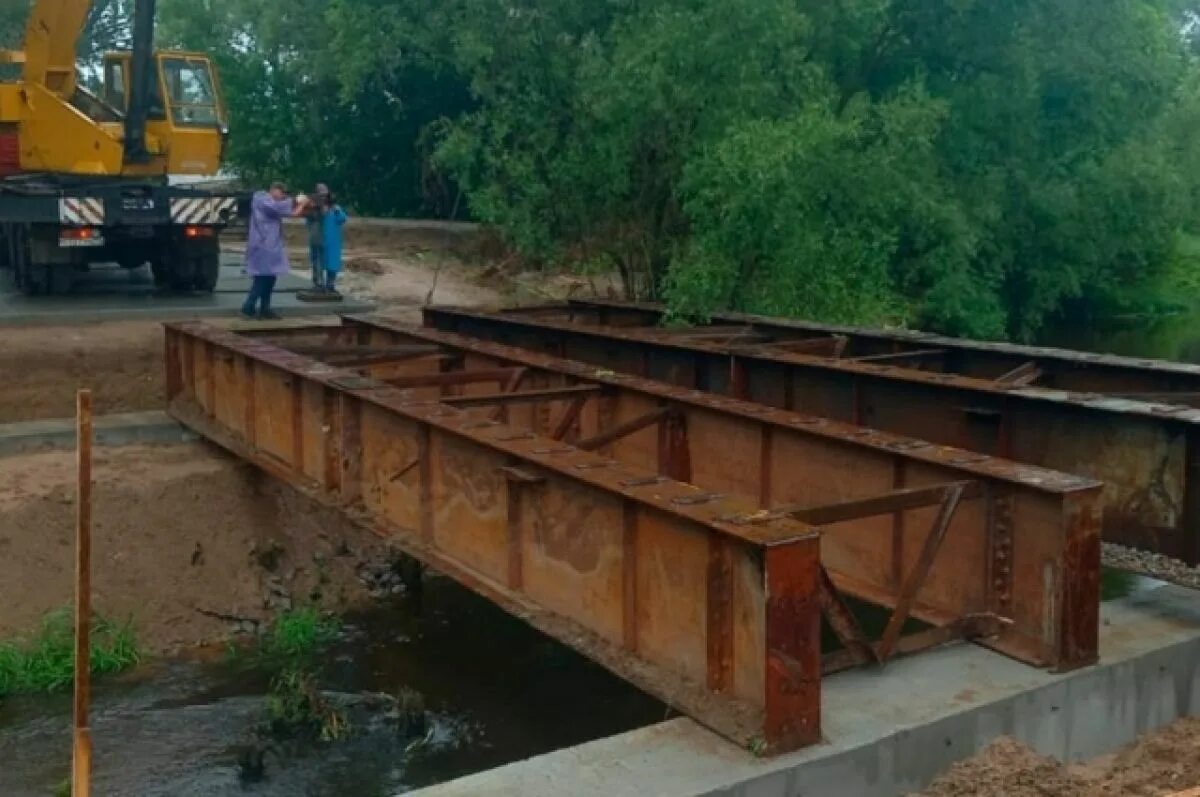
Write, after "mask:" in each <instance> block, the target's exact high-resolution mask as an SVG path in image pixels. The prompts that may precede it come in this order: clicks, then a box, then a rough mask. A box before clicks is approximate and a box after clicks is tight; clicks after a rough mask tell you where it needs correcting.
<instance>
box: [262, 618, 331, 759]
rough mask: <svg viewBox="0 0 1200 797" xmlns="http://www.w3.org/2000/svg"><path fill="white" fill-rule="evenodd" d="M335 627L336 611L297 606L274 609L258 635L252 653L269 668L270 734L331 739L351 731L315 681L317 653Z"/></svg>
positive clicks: (328, 642)
mask: <svg viewBox="0 0 1200 797" xmlns="http://www.w3.org/2000/svg"><path fill="white" fill-rule="evenodd" d="M340 629H341V624H340V622H339V621H338V619H337V618H336V617H331V616H329V615H326V614H323V613H322V612H321V611H320V610H318V609H316V608H314V607H300V608H296V609H292V610H290V611H287V612H284V613H283V614H281V615H279V616H278V617H277V618H276V619H275V621H274V622H273V623H272V624H271V627H270V628H269V629H268V630H267V632H266V633H265V634H264V635H263V637H262V640H261V642H260V644H259V647H258V651H257V658H258V659H259V661H260V662H261V663H264V664H266V666H267V667H269V668H270V669H271V670H273V671H274V675H273V676H272V678H271V689H270V692H269V693H268V694H267V706H266V707H267V723H268V726H269V729H270V731H271V733H272V734H273V735H275V736H296V735H311V736H314V737H316V738H319V739H321V740H322V741H336V740H339V739H343V738H345V737H346V736H348V735H349V734H350V723H349V721H348V720H347V719H346V716H345V714H344V713H343V712H342V711H340V710H338V709H337V708H335V707H333V706H331V705H329V703H328V701H326V700H325V699H324V698H323V697H322V695H321V690H320V688H319V686H318V678H319V675H320V668H319V666H318V665H317V661H316V660H317V654H318V653H320V652H321V651H322V650H324V649H325V648H326V647H327V646H328V645H329V644H331V643H332V642H333V641H334V640H335V639H337V635H338V631H339V630H340Z"/></svg>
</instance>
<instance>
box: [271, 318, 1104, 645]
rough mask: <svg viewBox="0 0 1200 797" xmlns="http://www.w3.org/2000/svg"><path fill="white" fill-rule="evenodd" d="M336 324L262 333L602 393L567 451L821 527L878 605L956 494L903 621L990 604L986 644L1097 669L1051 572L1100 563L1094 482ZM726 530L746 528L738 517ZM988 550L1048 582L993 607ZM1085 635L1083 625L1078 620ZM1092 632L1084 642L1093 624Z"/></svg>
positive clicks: (894, 591) (581, 369)
mask: <svg viewBox="0 0 1200 797" xmlns="http://www.w3.org/2000/svg"><path fill="white" fill-rule="evenodd" d="M346 324H347V326H346V327H344V328H341V329H338V328H332V329H330V328H325V329H316V330H309V331H307V332H306V331H304V330H295V331H293V332H291V333H289V334H290V335H291V338H288V337H285V336H283V335H281V334H280V333H274V332H272V333H264V334H265V335H269V336H270V339H271V340H272V341H273V342H275V343H277V344H278V345H281V346H285V347H287V346H293V345H295V346H301V345H305V344H306V343H307V341H306V338H310V337H316V338H321V337H331V338H336V339H359V340H363V341H368V342H370V343H371V345H376V346H378V345H381V344H387V345H394V344H396V343H399V342H403V343H405V344H412V343H414V342H418V341H419V342H422V343H428V344H437V345H440V346H441V347H442V352H443V355H444V356H446V357H449V358H451V359H453V360H454V361H456V362H458V363H459V364H460V366H461V367H463V368H464V369H466V370H465V373H471V372H478V373H491V372H494V371H496V370H497V369H501V368H513V367H522V368H525V369H527V372H528V374H529V376H528V382H529V384H530V385H538V386H545V387H553V386H567V385H584V384H590V385H598V386H602V387H603V388H604V389H605V390H604V392H603V394H602V395H601V396H598V397H596V398H594V399H592V400H589V401H588V402H587V404H585V406H584V408H582V409H581V410H579V411H578V417H577V423H574V424H573V425H570V426H569V428H570V430H571V431H570V434H569V436H566V438H567V439H568V440H569V441H570V443H571V444H572V445H574V446H575V447H577V448H589V449H599V450H601V451H603V452H604V453H606V454H608V455H610V456H612V457H613V458H614V459H616V460H618V461H621V462H625V463H628V464H635V465H638V466H643V467H656V466H657V468H658V471H659V474H660V477H664V476H670V477H672V478H675V479H680V480H686V481H689V482H691V483H693V484H695V485H697V486H699V487H702V488H705V489H707V490H710V491H713V492H714V493H717V494H727V493H732V494H735V495H740V496H744V497H746V498H747V499H750V500H757V501H758V502H759V505H760V506H761V507H763V508H764V509H769V510H771V513H768V514H770V515H774V514H776V513H779V512H786V513H793V514H794V515H795V516H797V517H800V518H804V519H807V518H809V517H811V518H813V519H815V520H817V521H818V522H820V523H823V524H826V525H828V527H829V529H831V530H832V532H833V533H830V534H827V535H826V536H825V538H824V540H823V543H822V545H823V551H824V552H825V561H826V565H827V566H828V567H829V568H830V570H831V571H832V572H833V574H834V576H835V577H836V579H837V581H838V583H839V586H840V587H841V588H842V589H844V590H846V591H848V592H850V593H851V594H853V595H855V596H856V597H859V598H862V599H865V600H869V601H872V602H875V603H878V604H879V605H881V606H895V605H897V604H898V603H899V602H901V601H902V600H905V598H904V593H903V592H902V586H903V582H904V578H905V576H906V574H908V573H909V572H911V570H912V568H913V566H914V564H915V563H916V562H917V559H916V557H917V553H918V552H919V551H920V550H921V548H922V546H923V545H924V543H925V540H927V539H928V538H929V528H930V524H931V522H932V520H933V518H934V516H935V515H936V511H937V506H939V505H940V504H941V503H942V500H943V496H944V490H945V485H947V484H949V483H958V484H960V485H961V486H962V489H963V497H964V499H965V500H964V504H963V510H962V511H961V512H959V513H957V514H956V516H955V518H954V523H953V525H952V526H951V527H950V528H949V542H948V544H947V551H946V552H945V553H944V554H942V555H941V556H940V558H939V559H938V567H936V568H935V570H934V572H933V573H931V574H928V577H922V578H920V579H918V581H920V582H921V584H922V590H921V592H920V600H919V602H918V605H917V606H916V607H915V608H914V612H913V614H914V615H915V616H917V617H920V618H921V619H922V620H925V621H927V622H934V623H939V624H940V623H947V622H952V621H954V620H957V619H959V618H961V617H964V616H969V615H975V614H979V613H988V612H991V611H992V607H993V606H998V607H1003V608H1004V610H1005V616H1006V617H1009V618H1014V620H1013V622H1012V623H1011V624H1010V625H1008V626H1006V627H1004V628H1003V630H1002V632H1001V633H1000V634H998V635H997V636H995V637H992V638H990V639H989V640H987V644H990V645H991V646H993V647H996V648H998V649H1000V650H1003V651H1004V652H1006V653H1009V654H1010V655H1013V656H1016V657H1019V658H1022V659H1024V660H1026V661H1028V662H1030V663H1035V664H1050V665H1052V666H1056V667H1065V668H1069V667H1073V666H1079V665H1081V664H1086V663H1090V662H1091V661H1093V660H1094V659H1095V649H1094V648H1093V649H1092V650H1090V651H1088V650H1086V644H1085V645H1084V648H1085V649H1078V650H1074V651H1073V652H1072V654H1071V656H1070V658H1068V657H1065V656H1064V655H1063V651H1064V650H1066V646H1065V640H1068V639H1071V638H1074V637H1075V636H1076V635H1077V632H1076V631H1074V630H1072V629H1073V628H1075V627H1077V626H1078V625H1079V623H1078V621H1077V619H1076V618H1077V615H1079V614H1080V613H1081V612H1082V613H1083V615H1084V616H1086V615H1087V613H1088V610H1087V608H1086V606H1083V607H1082V608H1080V607H1078V606H1076V605H1075V603H1073V602H1071V601H1068V600H1067V597H1068V594H1067V592H1066V591H1064V590H1063V589H1062V587H1063V586H1064V585H1065V584H1066V583H1068V582H1069V583H1071V584H1072V585H1073V586H1072V592H1073V593H1075V594H1076V598H1075V600H1076V601H1078V602H1081V603H1083V604H1086V602H1087V600H1088V599H1086V598H1084V597H1082V596H1083V595H1084V594H1085V593H1086V592H1087V589H1088V588H1089V586H1090V588H1092V589H1094V590H1097V591H1096V594H1094V595H1093V596H1092V597H1091V601H1092V602H1096V601H1097V600H1098V576H1097V574H1088V573H1076V572H1073V571H1070V570H1066V569H1063V568H1062V563H1063V560H1062V557H1063V556H1064V555H1065V553H1066V551H1067V550H1068V548H1069V546H1070V544H1075V543H1076V542H1077V543H1078V544H1079V545H1082V546H1083V547H1084V548H1086V547H1087V546H1089V545H1090V546H1092V547H1094V548H1095V549H1096V551H1097V556H1098V552H1099V543H1098V526H1097V516H1096V515H1095V512H1094V510H1095V509H1096V507H1097V505H1098V502H1099V485H1098V484H1096V483H1095V482H1092V481H1089V480H1087V479H1080V478H1078V477H1075V476H1070V475H1066V474H1059V473H1054V472H1051V471H1046V470H1043V469H1040V468H1033V467H1029V466H1025V465H1019V464H1016V463H1010V462H1004V461H1001V460H997V459H994V458H991V457H986V456H980V455H977V454H972V453H970V452H966V451H962V450H959V449H953V448H948V447H944V446H935V445H931V444H928V443H923V442H921V441H916V440H911V439H907V438H903V437H899V436H896V435H891V434H886V433H881V432H868V431H866V430H863V429H860V428H856V427H853V426H849V425H846V424H841V423H836V422H832V421H828V420H824V419H820V418H814V417H811V416H804V415H800V414H798V413H791V412H784V411H779V410H772V409H770V408H766V407H762V406H760V405H756V404H753V403H750V402H745V401H739V400H731V399H724V398H720V397H717V396H713V395H709V394H705V393H702V392H699V391H693V390H685V389H680V388H678V387H674V386H670V385H665V384H661V383H656V382H653V381H651V380H645V379H640V378H634V377H628V376H625V375H621V374H617V373H614V372H611V371H606V370H603V369H597V368H595V367H591V366H586V365H583V364H580V363H576V362H570V361H565V360H561V359H558V358H554V357H550V356H547V355H541V354H536V353H532V352H529V351H525V350H521V349H516V348H512V347H508V346H504V345H500V344H495V343H490V342H485V341H479V340H475V339H472V338H467V337H464V336H461V335H457V334H454V333H445V332H440V331H436V330H430V329H422V328H416V327H410V326H407V325H403V324H399V323H397V322H394V321H389V320H387V319H385V318H382V317H352V318H347V319H346ZM398 367H399V368H400V369H402V370H403V374H404V375H403V376H397V375H396V374H394V373H391V372H385V369H386V367H385V366H379V367H372V368H371V369H370V370H371V371H372V372H373V373H374V374H375V375H376V376H377V377H378V378H379V379H381V380H386V379H394V378H399V379H403V380H404V383H405V384H416V383H417V382H419V377H417V376H415V375H414V368H415V366H413V365H412V364H408V363H405V364H401V365H399V366H398ZM437 381H438V382H439V383H440V382H441V380H437ZM459 381H461V382H463V383H464V384H468V383H470V381H471V380H466V379H464V380H459ZM477 389H479V390H490V389H491V388H490V387H488V386H486V385H485V386H482V387H479V388H477ZM443 391H444V388H443V387H441V386H440V384H439V385H434V384H432V383H430V387H429V388H428V389H427V391H426V394H425V395H426V396H427V397H430V398H437V397H438V396H439V395H442V393H443ZM468 395H469V393H468ZM559 412H561V411H559ZM562 420H563V418H562V417H560V416H559V415H557V414H555V413H554V412H540V411H538V410H536V409H531V410H526V412H525V414H523V415H521V416H519V417H517V416H514V417H513V418H511V419H510V421H511V422H512V423H514V424H520V425H524V426H525V427H526V428H528V429H529V430H530V433H534V432H537V433H540V434H545V433H547V431H548V430H550V429H554V430H555V433H557V432H558V431H559V429H560V427H562ZM655 425H657V429H655V428H654V426H655ZM906 486H907V488H908V489H905V487H906ZM707 497H708V496H703V495H702V496H697V497H696V498H694V499H689V500H704V499H706V498H707ZM1005 501H1007V502H1009V503H1012V504H1013V506H1014V507H1015V513H1016V523H1015V524H1010V525H1009V526H1007V527H1005V526H1001V525H998V524H995V523H993V522H992V517H993V515H994V514H996V513H995V512H994V511H993V507H994V506H995V505H996V504H997V503H998V502H1005ZM1069 507H1079V508H1080V509H1086V510H1087V512H1086V513H1081V512H1077V511H1074V510H1072V509H1069ZM806 513H807V514H806ZM880 515H884V516H883V517H879V516H880ZM757 517H758V519H759V520H762V519H764V518H763V517H762V516H761V515H757ZM729 520H731V521H733V522H737V523H739V524H740V523H745V522H747V519H746V518H744V517H739V518H729ZM1014 525H1015V534H1014ZM996 548H1003V549H1004V550H1006V551H1009V552H1012V551H1013V550H1014V548H1015V549H1016V550H1017V556H1018V558H1019V561H1022V562H1023V563H1024V564H1025V565H1026V566H1027V567H1029V568H1030V569H1031V570H1037V571H1038V572H1041V573H1044V574H1054V575H1053V578H1052V579H1051V581H1037V580H1031V581H1026V582H1023V583H1021V584H1020V585H1018V589H1017V592H1018V596H1017V597H1018V599H1017V600H1016V601H1013V600H1009V599H1008V598H1010V597H1011V591H1012V588H1006V589H1007V590H1008V593H1007V594H1006V595H1004V596H999V595H997V594H996V591H995V589H994V587H993V584H994V583H996V582H995V579H994V574H993V562H992V555H991V551H992V550H993V549H996ZM1096 567H1097V568H1098V560H1097V565H1096ZM1060 579H1061V580H1060ZM1083 625H1084V627H1085V628H1086V621H1085V622H1084V624H1083ZM1091 628H1092V629H1093V632H1094V629H1095V623H1094V622H1093V623H1092V625H1091ZM893 644H895V640H893ZM901 648H903V649H912V646H911V645H907V644H906V645H905V646H901Z"/></svg>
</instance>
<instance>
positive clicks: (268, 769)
mask: <svg viewBox="0 0 1200 797" xmlns="http://www.w3.org/2000/svg"><path fill="white" fill-rule="evenodd" d="M346 623H347V626H346V628H347V633H346V634H345V635H344V638H343V639H342V640H341V641H340V642H339V643H337V644H336V645H335V646H334V647H333V648H332V649H331V650H330V651H329V652H328V654H327V655H325V656H323V662H324V664H323V669H324V676H323V677H322V679H321V686H322V688H323V689H324V690H326V691H328V692H335V693H336V692H341V693H351V694H361V693H369V692H388V693H395V692H396V691H397V690H399V689H400V688H401V687H407V688H408V689H412V690H415V691H416V692H418V693H420V694H421V695H423V696H424V699H425V701H426V707H427V709H428V710H429V712H430V725H429V729H428V732H427V734H425V735H424V736H420V737H418V738H417V739H413V738H404V737H401V736H400V735H398V734H396V733H395V732H394V731H393V730H392V729H390V728H389V727H388V726H386V724H384V723H382V722H380V723H371V722H367V723H363V724H362V726H361V727H360V728H359V729H358V732H357V733H356V734H355V735H353V736H352V737H351V738H350V739H349V740H346V741H341V742H334V743H319V742H308V743H302V742H290V743H279V744H277V745H276V746H275V747H274V748H273V749H271V750H270V751H268V752H267V754H266V756H265V778H264V779H263V780H262V781H260V782H257V783H243V782H242V780H241V778H240V777H239V767H238V761H239V756H240V754H241V753H242V751H244V750H245V749H246V747H247V745H248V744H249V743H250V742H252V741H253V739H254V735H253V729H254V728H255V726H256V725H257V724H258V723H260V722H261V721H262V719H263V716H264V697H263V696H264V694H265V692H266V690H267V687H268V681H269V676H268V674H267V672H265V671H264V670H261V669H258V668H256V667H254V666H250V665H248V664H246V663H245V657H242V661H239V659H238V657H233V660H229V657H226V656H223V655H217V656H215V657H212V658H214V659H215V660H211V661H199V660H197V661H174V662H157V663H151V664H149V665H147V666H143V667H140V668H138V670H137V671H136V672H134V673H131V674H127V675H124V676H118V677H115V678H110V679H104V680H100V681H99V682H98V683H97V684H96V685H95V693H94V710H93V719H92V733H93V737H94V749H95V767H94V771H95V781H94V783H95V785H94V788H93V793H94V794H97V795H105V797H109V796H110V795H131V796H133V795H137V797H156V796H157V795H162V796H163V797H166V796H167V795H171V797H179V796H181V795H188V797H191V796H192V795H196V796H197V797H207V795H214V796H215V795H230V794H247V795H261V796H262V797H276V796H278V797H283V795H288V797H334V795H339V796H340V795H354V796H355V797H384V795H394V794H401V793H403V792H405V791H409V790H411V789H413V788H417V787H420V786H425V785H429V784H432V783H437V782H440V781H444V780H449V779H452V778H455V777H458V776H460V775H464V774H468V773H471V772H477V771H481V770H484V769H490V768H492V767H495V766H499V765H501V764H505V763H508V762H512V761H517V760H521V759H524V758H528V757H530V756H533V755H537V754H540V753H545V752H549V751H551V750H555V749H558V748H562V747H567V746H571V745H575V744H579V743H582V742H585V741H588V740H591V739H596V738H600V737H604V736H608V735H611V734H614V733H619V732H622V731H625V730H630V729H633V728H637V727H641V726H644V725H648V724H650V723H653V722H657V721H660V720H662V719H663V718H664V717H665V716H666V709H665V708H664V706H663V705H662V704H660V703H658V702H657V701H656V700H654V699H652V698H650V697H647V696H646V695H644V694H642V693H641V692H639V691H637V690H636V689H634V688H633V687H631V686H629V685H627V684H626V683H625V682H623V681H621V680H620V679H618V678H616V677H615V676H613V675H610V674H609V673H608V672H607V671H605V670H603V669H602V668H600V667H599V666H597V665H595V664H593V663H592V662H590V661H589V660H587V659H585V658H583V657H582V656H579V655H577V654H576V653H574V652H572V651H570V650H568V649H566V648H564V647H563V646H562V645H559V644H558V643H556V642H554V641H552V640H550V639H549V638H547V637H545V636H543V635H541V634H540V633H538V632H536V631H534V630H533V629H531V628H529V627H528V626H527V625H525V624H524V623H523V622H521V621H520V620H517V619H515V618H513V617H510V616H509V615H507V614H506V613H504V612H503V611H501V610H500V609H497V608H496V607H495V606H493V605H491V604H490V603H488V602H487V601H486V600H484V599H482V598H479V597H477V596H475V595H474V594H472V593H470V592H468V591H466V590H464V589H462V588H460V587H458V586H457V585H455V584H453V583H452V582H450V581H449V580H448V579H445V578H439V577H431V578H428V579H427V582H426V587H425V590H424V596H423V599H422V601H421V605H420V606H419V607H418V606H417V605H416V604H415V602H414V601H412V600H411V599H408V598H404V597H401V598H397V599H395V600H394V601H390V602H388V603H384V604H380V605H379V606H378V607H377V608H374V609H372V610H371V611H370V612H367V613H364V614H360V615H356V616H350V617H347V618H346ZM70 711H71V698H70V696H69V695H61V696H54V697H49V698H48V697H38V698H21V699H12V700H9V701H6V702H5V703H3V704H2V705H0V795H3V797H25V796H26V795H29V797H44V796H45V795H50V794H52V793H53V790H54V788H55V787H56V786H57V785H58V784H59V783H61V782H62V781H63V779H64V778H65V777H66V776H67V775H68V773H69V771H70V750H71V747H70V733H69V726H70Z"/></svg>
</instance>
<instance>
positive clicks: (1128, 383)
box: [518, 299, 1200, 406]
mask: <svg viewBox="0 0 1200 797" xmlns="http://www.w3.org/2000/svg"><path fill="white" fill-rule="evenodd" d="M518 312H520V311H518ZM527 312H529V313H531V314H533V315H535V316H538V315H541V316H552V317H553V316H558V317H560V318H570V319H572V320H573V321H575V322H584V323H587V322H590V323H600V324H612V325H616V326H626V325H655V324H658V323H659V322H660V321H661V320H662V318H663V308H662V307H661V306H660V305H655V304H647V303H626V302H616V301H607V300H603V299H581V300H572V301H571V302H569V304H567V305H565V306H559V307H558V308H557V309H555V308H552V307H551V306H547V307H544V308H536V307H535V308H529V309H528V310H527ZM712 324H713V326H715V327H716V328H718V329H719V328H721V327H723V326H726V325H731V326H737V327H738V328H740V329H742V330H745V332H744V333H743V334H751V335H759V336H763V337H766V338H768V339H775V340H778V339H781V336H782V339H788V338H791V337H794V336H801V338H802V339H803V338H808V337H810V336H817V337H822V336H830V335H838V336H842V337H845V338H846V339H847V340H848V345H847V349H846V351H845V356H847V357H856V356H857V357H869V356H873V355H887V354H893V353H897V352H905V351H915V350H926V351H930V350H941V351H944V352H946V355H947V356H946V357H945V359H944V362H943V363H942V365H943V367H944V370H945V371H947V372H953V373H959V374H962V375H964V376H975V377H980V378H987V379H997V378H999V377H1000V376H1001V375H1003V374H1006V373H1011V372H1012V371H1015V370H1016V369H1018V368H1022V367H1026V368H1030V369H1031V370H1032V369H1034V368H1036V369H1038V370H1039V371H1040V373H1039V374H1038V375H1037V377H1036V382H1037V384H1040V385H1042V386H1044V387H1053V388H1058V389H1060V390H1068V391H1077V392H1091V393H1108V394H1151V395H1154V394H1159V395H1160V396H1161V398H1158V399H1157V400H1161V401H1170V398H1169V396H1170V395H1171V394H1172V393H1174V394H1177V395H1178V397H1179V400H1180V401H1181V402H1182V403H1184V404H1188V405H1191V406H1195V405H1196V403H1197V400H1196V397H1195V395H1187V394H1189V393H1191V394H1195V393H1196V392H1197V391H1200V365H1194V364H1191V363H1180V362H1172V361H1169V360H1158V359H1150V358H1138V357H1122V356H1118V355H1114V354H1098V353H1093V352H1082V351H1073V350H1070V349H1060V348H1052V347H1047V346H1022V345H1018V344H1012V343H1002V342H995V341H979V340H970V339H966V338H952V337H947V336H944V335H935V334H931V333H928V332H920V331H916V330H902V329H873V328H870V327H849V326H839V325H836V324H818V323H814V322H811V321H803V320H798V319H787V318H772V317H769V316H759V315H749V314H745V313H718V314H716V315H714V316H713V318H712ZM711 328H713V327H700V329H711Z"/></svg>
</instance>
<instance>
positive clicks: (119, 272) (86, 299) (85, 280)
mask: <svg viewBox="0 0 1200 797" xmlns="http://www.w3.org/2000/svg"><path fill="white" fill-rule="evenodd" d="M306 286H307V280H305V279H302V278H300V277H298V276H295V275H289V276H286V277H283V278H282V279H280V281H279V284H278V285H277V287H276V289H275V297H274V300H273V302H272V307H273V309H275V310H276V311H278V312H279V313H280V314H281V315H283V316H284V317H285V318H286V317H288V316H299V315H328V314H330V313H339V312H345V313H356V312H363V311H365V310H368V309H370V307H369V305H366V304H363V303H360V302H355V301H352V300H349V299H347V300H346V301H343V302H338V303H328V302H311V303H310V302H302V301H300V300H299V299H297V298H296V292H297V291H298V290H303V289H304V288H305V287H306ZM249 287H250V279H249V277H247V276H246V275H245V273H244V272H243V271H242V260H241V256H240V255H233V254H222V255H221V278H220V280H219V281H218V283H217V289H216V291H215V292H213V293H211V294H205V293H193V294H179V293H170V292H165V291H159V290H157V289H156V288H155V287H154V280H153V279H152V278H151V276H150V269H149V268H146V267H143V268H140V269H136V270H134V271H126V270H124V269H122V268H118V267H117V266H105V265H98V266H94V267H93V270H92V271H89V272H88V273H86V274H77V275H76V276H75V283H74V288H73V291H72V292H71V293H70V294H67V295H64V296H25V295H24V294H22V293H21V292H20V291H19V290H17V288H16V287H15V286H14V285H13V283H12V272H11V271H8V270H7V269H3V270H0V326H33V325H36V324H72V323H87V322H92V321H119V320H145V321H157V320H173V319H180V318H206V317H208V318H211V317H214V316H232V315H235V314H236V313H237V312H238V309H239V308H240V307H241V304H242V301H243V300H244V299H245V297H246V291H247V290H248V289H249Z"/></svg>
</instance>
